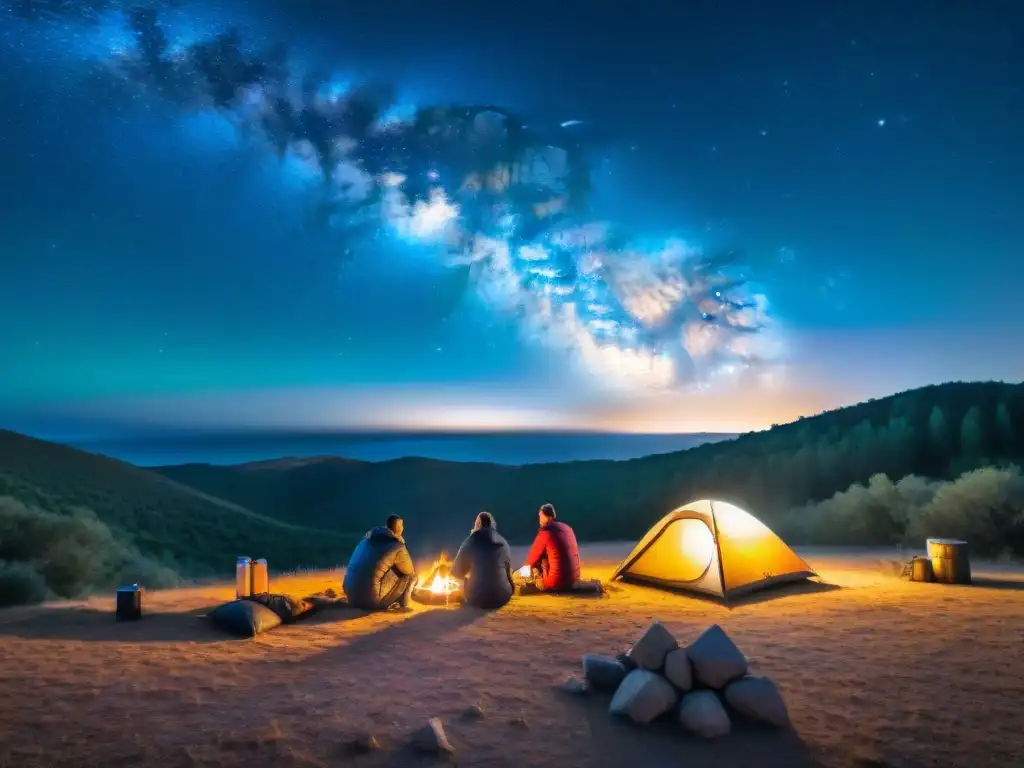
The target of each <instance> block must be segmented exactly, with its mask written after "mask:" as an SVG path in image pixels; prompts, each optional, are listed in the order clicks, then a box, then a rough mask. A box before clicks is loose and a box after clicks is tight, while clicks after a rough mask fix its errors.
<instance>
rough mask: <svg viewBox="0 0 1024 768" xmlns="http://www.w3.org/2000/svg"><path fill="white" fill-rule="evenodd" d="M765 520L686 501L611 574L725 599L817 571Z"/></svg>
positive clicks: (728, 507) (719, 504)
mask: <svg viewBox="0 0 1024 768" xmlns="http://www.w3.org/2000/svg"><path fill="white" fill-rule="evenodd" d="M816 575H817V574H816V573H814V571H812V570H811V569H810V568H809V567H808V566H807V563H805V562H804V561H803V560H802V559H801V558H800V557H799V556H797V554H796V553H795V552H794V551H793V550H792V549H790V548H789V546H788V545H787V544H786V543H785V542H784V541H783V540H782V539H780V538H779V537H778V536H776V535H775V534H774V533H772V531H771V529H769V528H768V526H766V525H765V524H764V523H762V522H761V521H760V520H758V519H757V518H756V517H754V516H753V515H751V514H750V513H749V512H745V511H744V510H742V509H740V508H739V507H737V506H735V505H734V504H729V503H728V502H725V501H711V500H709V499H705V500H701V501H694V502H691V503H689V504H684V505H683V506H681V507H679V508H678V509H675V510H673V511H672V512H669V513H668V514H667V515H665V516H664V517H663V518H661V520H659V521H658V522H657V523H656V524H655V526H654V527H653V528H651V530H649V531H648V532H647V535H646V536H644V537H643V538H642V539H641V540H640V543H639V544H637V545H636V546H635V547H634V548H633V551H632V552H630V553H629V555H628V556H627V557H626V559H625V560H623V561H622V562H621V563H620V564H619V567H618V568H616V569H615V573H614V574H612V578H613V579H614V578H617V577H620V576H621V577H622V578H623V579H625V580H628V581H638V582H644V583H647V584H651V585H653V586H659V587H667V588H670V589H681V590H686V591H690V592H700V593H702V594H706V595H713V596H715V597H720V598H722V599H723V600H729V599H730V598H733V597H737V596H739V595H743V594H746V593H748V592H753V591H754V590H757V589H762V588H764V587H769V586H774V585H776V584H784V583H786V582H791V581H800V580H801V579H806V578H807V577H808V576H816Z"/></svg>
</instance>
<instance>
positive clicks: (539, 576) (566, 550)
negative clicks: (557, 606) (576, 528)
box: [523, 504, 580, 592]
mask: <svg viewBox="0 0 1024 768" xmlns="http://www.w3.org/2000/svg"><path fill="white" fill-rule="evenodd" d="M537 516H538V519H539V521H540V530H539V531H537V538H535V539H534V540H533V546H532V547H530V552H529V554H527V556H526V562H525V564H524V565H523V567H524V569H529V571H530V572H531V573H532V574H533V575H534V577H535V581H534V583H535V584H536V586H537V588H538V589H539V590H541V591H542V592H557V591H559V590H563V589H570V588H571V587H572V586H573V585H574V584H575V583H576V582H577V581H579V579H580V549H579V546H578V545H577V543H576V534H575V533H573V530H572V528H570V527H569V526H568V525H566V524H565V523H563V522H562V521H561V520H556V519H555V516H556V515H555V507H554V505H552V504H545V505H544V506H542V507H541V508H540V510H539V511H538V515H537Z"/></svg>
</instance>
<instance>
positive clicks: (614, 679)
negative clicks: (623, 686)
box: [583, 653, 626, 691]
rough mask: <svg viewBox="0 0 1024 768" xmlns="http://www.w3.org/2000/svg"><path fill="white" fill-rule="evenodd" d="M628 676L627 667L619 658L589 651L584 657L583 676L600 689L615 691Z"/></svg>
mask: <svg viewBox="0 0 1024 768" xmlns="http://www.w3.org/2000/svg"><path fill="white" fill-rule="evenodd" d="M625 676H626V668H625V667H624V666H622V663H621V662H620V661H618V660H617V659H609V658H608V657H607V656H599V655H598V654H596V653H588V654H587V655H586V656H584V657H583V677H584V678H585V679H586V681H587V682H588V683H590V685H591V687H592V688H594V689H595V690H598V691H614V690H615V689H616V688H618V687H619V683H621V682H622V679H623V678H624V677H625Z"/></svg>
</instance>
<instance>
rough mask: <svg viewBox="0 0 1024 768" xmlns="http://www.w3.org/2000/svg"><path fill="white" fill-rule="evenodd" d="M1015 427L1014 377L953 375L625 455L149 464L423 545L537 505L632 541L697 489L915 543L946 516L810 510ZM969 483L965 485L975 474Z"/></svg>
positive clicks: (1020, 391) (509, 525)
mask: <svg viewBox="0 0 1024 768" xmlns="http://www.w3.org/2000/svg"><path fill="white" fill-rule="evenodd" d="M1022 435H1024V385H1019V384H1001V383H969V384H962V383H955V384H944V385H939V386H931V387H925V388H922V389H918V390H914V391H910V392H904V393H901V394H898V395H894V396H892V397H887V398H884V399H879V400H874V401H870V402H867V403H862V404H860V405H855V406H851V407H848V408H841V409H838V410H835V411H830V412H827V413H823V414H820V415H818V416H814V417H810V418H804V419H800V420H799V421H796V422H794V423H792V424H786V425H783V426H777V427H774V428H772V429H771V430H767V431H765V432H757V433H750V434H747V435H743V436H741V437H739V438H736V439H734V440H729V441H724V442H719V443H713V444H707V445H702V446H699V447H697V448H692V449H690V450H687V451H681V452H678V453H670V454H663V455H658V456H649V457H646V458H642V459H635V460H631V461H618V462H614V461H584V462H569V463H563V464H536V465H530V466H526V467H502V466H496V465H493V464H466V463H453V462H442V461H433V460H427V459H400V460H396V461H388V462H381V463H368V462H359V461H349V460H340V459H322V460H314V461H309V462H306V463H301V462H298V463H297V462H281V463H280V464H279V465H275V464H273V463H263V464H260V465H249V466H241V467H213V466H209V465H185V466H179V467H165V468H162V469H160V470H159V471H160V472H162V473H164V474H165V475H166V476H168V477H172V478H174V479H176V480H178V481H180V482H182V483H186V484H188V485H190V486H192V487H195V488H201V489H203V490H205V491H207V492H208V493H211V494H214V495H216V496H219V497H221V498H226V499H231V500H232V501H235V502H237V503H239V504H242V505H244V506H247V507H249V508H251V509H254V510H257V511H260V512H262V513H264V514H266V515H270V516H278V517H280V518H282V519H286V520H289V521H291V522H295V523H301V524H303V525H310V526H314V527H321V528H331V529H341V530H345V531H361V530H365V529H366V528H368V527H370V526H371V525H374V524H377V523H379V522H380V521H381V520H383V519H384V517H385V516H386V515H388V514H390V513H392V512H394V513H398V514H401V515H402V516H404V517H405V518H406V520H407V523H408V530H409V535H410V537H412V538H414V539H415V538H419V539H420V540H421V541H423V542H424V546H430V547H433V546H439V545H445V546H447V545H449V544H450V543H451V542H452V540H457V539H458V537H460V536H461V535H462V534H463V533H464V532H465V529H466V528H467V527H468V526H469V525H470V523H471V521H472V518H473V515H474V514H475V513H476V512H477V511H479V510H481V509H488V510H490V511H491V512H493V513H494V514H495V515H496V516H497V518H498V521H499V526H500V527H501V529H502V530H503V532H505V533H506V535H508V536H509V537H510V539H511V540H513V541H519V542H523V541H526V540H528V538H529V537H531V536H532V534H533V531H534V528H535V525H536V517H535V515H534V512H535V510H536V509H537V507H538V506H539V505H540V504H541V503H543V502H545V501H551V502H553V503H554V504H555V505H556V506H557V507H558V508H559V509H560V511H561V513H562V515H563V516H564V517H565V519H567V520H569V521H570V522H571V523H572V524H573V525H574V527H575V528H576V530H577V533H578V534H579V536H580V538H582V539H589V540H612V539H634V538H638V537H639V536H641V535H642V534H643V533H644V532H645V531H646V529H647V527H648V526H649V525H651V524H652V523H653V522H654V521H655V520H657V519H658V518H659V517H660V516H661V515H663V514H664V513H665V512H667V511H669V510H670V509H672V508H673V507H674V506H677V505H679V504H682V503H685V502H686V501H689V500H692V499H695V498H702V497H714V498H722V499H728V500H731V501H734V502H735V503H738V504H740V505H742V506H745V507H746V508H748V509H750V510H751V511H753V512H754V513H755V514H757V515H758V516H759V517H761V518H762V519H764V520H765V521H766V522H768V523H769V524H771V525H773V526H775V527H776V528H777V529H778V530H779V532H780V533H781V534H783V535H785V536H787V537H789V538H790V539H791V540H792V541H793V542H794V543H816V542H829V543H836V542H843V541H848V542H849V543H857V544H892V543H894V542H899V541H903V540H908V541H909V542H910V543H913V541H915V540H917V539H919V538H920V536H921V535H922V534H923V533H927V534H928V535H944V533H943V532H944V531H945V532H946V533H953V531H954V528H956V527H955V526H953V524H952V523H951V522H949V514H944V515H942V516H940V517H941V518H942V520H945V521H946V522H944V523H941V524H940V523H939V518H938V517H933V519H934V521H935V522H934V528H929V529H928V530H927V531H921V530H917V529H916V528H914V527H909V528H908V527H907V525H906V521H905V519H904V517H905V515H904V517H901V515H903V513H902V512H901V511H899V510H893V512H892V514H891V515H890V516H891V517H892V523H891V524H888V523H887V524H884V525H883V524H881V523H878V524H872V525H870V526H866V527H865V525H866V524H862V523H859V522H858V523H857V526H855V527H851V528H849V529H848V530H846V531H844V530H843V526H850V525H852V523H851V522H850V521H849V520H847V518H846V517H845V516H842V517H841V519H840V518H839V517H837V518H836V519H835V520H834V521H833V522H831V523H829V522H821V520H820V519H819V518H820V516H821V515H826V510H829V509H832V510H835V509H838V508H839V507H838V506H836V505H835V504H833V505H832V506H828V505H825V506H823V507H821V508H820V509H819V510H818V512H813V513H812V511H811V509H812V507H813V505H814V504H815V503H817V502H822V501H825V500H827V499H829V498H830V497H832V496H833V495H834V494H836V493H841V492H846V491H847V490H848V489H850V488H851V486H856V485H858V484H861V485H864V484H867V483H869V481H871V479H872V478H873V477H874V476H877V475H882V476H884V477H885V478H888V479H889V480H891V481H892V482H896V481H900V480H902V479H903V478H906V477H908V476H918V477H920V478H926V479H929V480H952V479H955V478H957V477H959V476H960V475H961V474H963V473H965V472H970V470H973V469H978V468H982V467H1002V466H1009V465H1012V464H1014V463H1019V462H1021V461H1022V460H1024V441H1022V439H1021V437H1022ZM1011 474H1012V473H1011ZM1007 476H1008V477H1009V476H1010V475H1007ZM981 477H982V478H986V477H987V478H989V479H993V478H995V477H996V475H995V474H991V473H990V474H987V475H982V476H981ZM999 477H1002V475H999ZM872 482H873V485H871V486H870V487H871V488H876V489H877V488H878V487H879V486H878V484H879V482H881V481H880V479H878V478H876V479H875V480H874V481H872ZM908 482H911V481H908ZM964 482H966V480H965V481H964ZM971 482H973V483H974V486H971V487H976V486H977V484H978V482H979V481H977V480H972V481H971ZM993 482H994V480H993ZM999 482H1002V481H1001V480H1000V481H999ZM900 487H901V488H905V487H907V485H906V483H905V484H903V485H901V486H900ZM957 487H958V488H963V487H965V486H963V485H958V486H957ZM1013 487H1014V486H1013V483H1012V482H1011V483H1009V484H1008V485H1006V486H1005V489H1006V492H1007V493H1010V492H1011V491H1012V489H1013ZM850 493H855V489H854V490H851V491H850ZM844 498H854V497H853V496H847V497H844ZM942 498H946V496H945V495H944V496H943V497H942ZM983 501H984V503H989V501H988V500H983ZM893 503H896V502H895V501H894V502H893ZM979 503H981V501H979ZM1007 504H1011V502H1007ZM808 505H811V506H810V507H809V506H808ZM840 506H841V505H840ZM967 506H968V505H967V501H966V500H965V501H964V509H963V510H962V512H963V514H964V515H969V516H972V519H974V518H978V517H979V516H983V515H984V514H987V513H986V512H985V511H984V510H982V509H980V508H978V509H974V508H971V509H968V508H967ZM797 509H804V510H808V512H807V515H806V518H807V519H809V518H810V517H812V516H814V517H815V519H816V520H819V523H818V524H816V525H813V526H812V525H808V524H806V521H805V520H804V519H802V518H801V517H800V516H799V515H796V514H794V512H793V510H797ZM1017 510H1018V511H1019V510H1020V506H1018V507H1017ZM1008 514H1009V512H1006V511H1001V512H999V513H998V515H997V516H999V517H1000V519H1002V517H1005V516H1006V515H1008ZM1014 525H1016V526H1018V527H1016V528H1015V527H1013V526H1011V525H1010V524H1009V523H1005V524H1004V523H1000V526H1001V530H1002V537H1003V538H1002V540H1001V542H994V541H993V542H992V543H991V545H989V544H983V543H982V542H980V541H979V542H978V544H979V545H982V546H984V547H985V548H987V549H989V550H990V551H1001V550H1003V549H1005V548H1007V547H1009V548H1011V549H1015V550H1016V551H1017V552H1022V551H1024V546H1022V545H1021V542H1020V539H1019V522H1018V523H1016V524H1014ZM829 526H832V527H831V528H830V527H829ZM956 530H962V528H956ZM990 538H991V537H987V538H986V541H988V540H989V539H990Z"/></svg>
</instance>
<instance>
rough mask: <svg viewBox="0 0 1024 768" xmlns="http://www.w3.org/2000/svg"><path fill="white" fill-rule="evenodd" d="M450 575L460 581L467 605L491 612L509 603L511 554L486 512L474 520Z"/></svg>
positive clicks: (511, 588) (513, 589)
mask: <svg viewBox="0 0 1024 768" xmlns="http://www.w3.org/2000/svg"><path fill="white" fill-rule="evenodd" d="M451 574H452V576H454V577H455V578H456V579H462V580H463V594H464V595H465V600H466V603H468V604H469V605H475V606H476V607H477V608H484V609H486V610H495V609H497V608H501V606H503V605H505V603H507V602H508V601H509V600H511V599H512V594H513V592H514V591H515V585H514V583H513V581H512V552H511V551H510V550H509V548H508V542H507V541H505V539H504V538H503V537H502V536H501V534H499V533H498V526H497V523H495V522H494V516H493V515H492V514H491V513H490V512H481V513H480V514H479V515H477V516H476V522H475V523H474V525H473V531H472V533H470V534H469V537H468V538H467V539H466V540H465V541H464V542H462V546H461V547H459V552H458V554H456V555H455V561H454V562H453V563H452V569H451Z"/></svg>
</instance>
